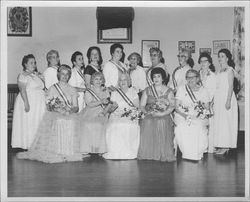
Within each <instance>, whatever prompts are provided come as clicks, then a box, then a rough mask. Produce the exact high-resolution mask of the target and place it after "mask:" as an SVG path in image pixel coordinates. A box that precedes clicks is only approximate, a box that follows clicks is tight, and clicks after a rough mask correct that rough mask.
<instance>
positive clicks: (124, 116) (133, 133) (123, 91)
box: [103, 74, 140, 159]
mask: <svg viewBox="0 0 250 202" xmlns="http://www.w3.org/2000/svg"><path fill="white" fill-rule="evenodd" d="M130 84H131V79H130V77H129V75H128V74H121V75H120V77H119V80H118V85H119V87H118V88H117V90H116V91H114V92H112V94H111V100H112V101H113V102H116V103H117V104H118V108H117V109H116V110H115V111H114V112H113V113H112V114H111V116H110V119H109V123H108V126H107V131H106V141H107V149H108V152H107V153H106V154H104V155H103V157H104V158H105V159H135V158H136V157H137V152H138V147H139V141H140V127H139V124H138V117H137V115H136V114H137V112H138V110H137V109H136V108H138V107H139V97H138V94H137V92H136V90H135V89H134V88H132V87H131V88H129V86H130ZM130 110H131V113H127V112H129V111H130Z"/></svg>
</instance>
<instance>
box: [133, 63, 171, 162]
mask: <svg viewBox="0 0 250 202" xmlns="http://www.w3.org/2000/svg"><path fill="white" fill-rule="evenodd" d="M168 78H169V77H167V75H166V72H165V71H164V70H163V69H162V68H159V67H158V68H154V69H153V70H152V71H151V79H152V80H153V82H154V89H153V88H152V87H150V86H149V87H147V88H146V89H145V90H144V91H143V94H142V98H141V103H140V106H141V108H142V111H144V112H145V113H146V114H147V115H146V116H145V118H144V119H143V120H142V122H141V133H140V134H141V136H140V147H139V152H138V159H148V160H160V161H175V160H176V158H175V155H174V142H173V139H174V128H173V122H172V119H171V117H170V114H171V112H172V111H173V110H174V108H175V100H174V93H173V90H172V89H171V88H169V87H167V84H168V81H169V80H168ZM156 106H158V107H156Z"/></svg>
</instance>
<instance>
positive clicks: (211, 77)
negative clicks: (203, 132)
mask: <svg viewBox="0 0 250 202" xmlns="http://www.w3.org/2000/svg"><path fill="white" fill-rule="evenodd" d="M198 63H199V64H200V66H201V69H200V77H201V82H202V85H203V86H204V87H205V88H206V89H207V91H208V95H209V108H210V111H211V112H213V102H214V93H215V90H216V76H215V67H214V65H213V61H212V57H211V56H210V55H209V54H208V53H206V52H204V53H201V54H200V57H199V60H198ZM213 137H214V135H213V116H212V117H210V118H209V135H208V138H209V141H208V142H209V145H208V152H209V153H213V152H214V146H213V141H214V140H213V139H214V138H213Z"/></svg>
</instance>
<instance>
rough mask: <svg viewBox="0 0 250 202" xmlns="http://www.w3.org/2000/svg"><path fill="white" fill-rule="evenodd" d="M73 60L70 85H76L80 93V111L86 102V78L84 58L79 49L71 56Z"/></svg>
mask: <svg viewBox="0 0 250 202" xmlns="http://www.w3.org/2000/svg"><path fill="white" fill-rule="evenodd" d="M71 62H72V64H73V68H72V69H71V72H72V73H71V77H70V79H69V85H71V86H73V87H75V89H76V90H77V92H78V94H79V97H78V106H79V111H78V112H80V111H82V109H83V108H84V107H85V103H84V91H85V78H84V75H83V67H84V60H83V55H82V53H81V52H79V51H76V52H74V53H73V55H72V56H71Z"/></svg>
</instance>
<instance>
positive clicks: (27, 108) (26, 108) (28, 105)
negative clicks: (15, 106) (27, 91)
mask: <svg viewBox="0 0 250 202" xmlns="http://www.w3.org/2000/svg"><path fill="white" fill-rule="evenodd" d="M24 110H25V112H29V111H30V104H29V103H25V104H24Z"/></svg>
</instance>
